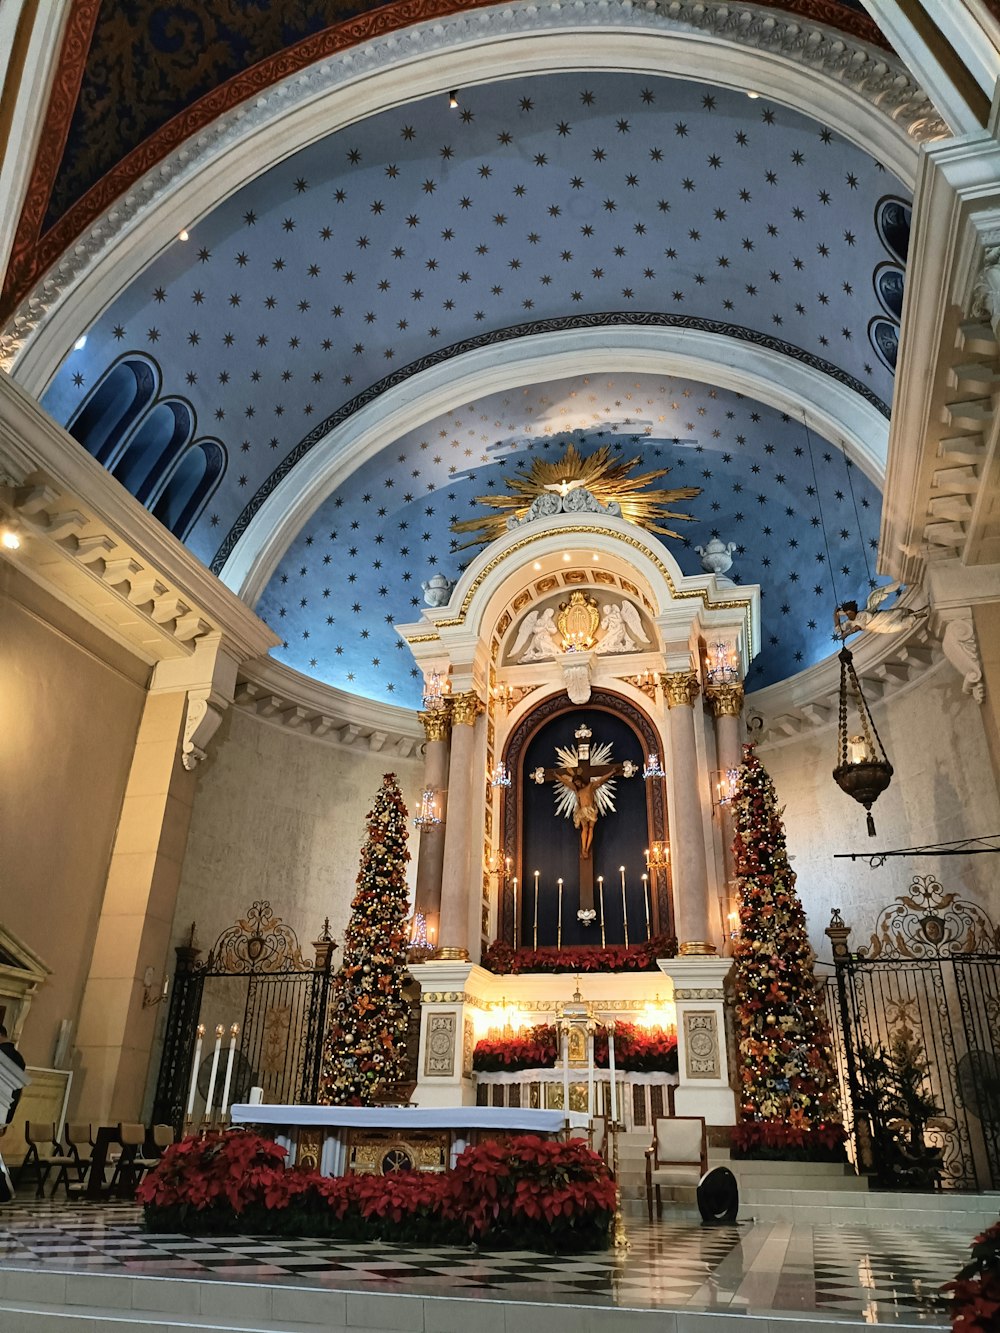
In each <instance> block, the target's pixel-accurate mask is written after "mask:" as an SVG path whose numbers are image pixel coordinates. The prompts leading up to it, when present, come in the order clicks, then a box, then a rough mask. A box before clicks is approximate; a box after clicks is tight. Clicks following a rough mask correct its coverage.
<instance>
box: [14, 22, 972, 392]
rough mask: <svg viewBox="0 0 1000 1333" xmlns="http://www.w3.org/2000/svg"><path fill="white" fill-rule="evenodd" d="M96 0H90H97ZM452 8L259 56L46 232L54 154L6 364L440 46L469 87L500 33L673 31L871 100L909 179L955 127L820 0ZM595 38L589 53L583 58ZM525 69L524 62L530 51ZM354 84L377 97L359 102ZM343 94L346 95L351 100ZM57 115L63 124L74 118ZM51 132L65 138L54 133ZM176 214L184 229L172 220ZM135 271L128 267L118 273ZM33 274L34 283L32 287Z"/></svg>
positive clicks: (728, 77) (666, 58)
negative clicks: (840, 27)
mask: <svg viewBox="0 0 1000 1333" xmlns="http://www.w3.org/2000/svg"><path fill="white" fill-rule="evenodd" d="M801 2H802V0H799V3H800V5H801ZM90 3H91V5H92V6H93V0H90ZM456 7H457V4H456V0H423V2H422V3H418V4H416V5H414V4H413V3H412V0H408V2H407V3H403V4H400V5H396V6H386V7H384V8H382V9H380V10H378V11H376V12H375V13H371V14H366V15H362V16H359V17H356V18H354V19H352V20H348V21H347V22H346V23H342V24H338V25H336V26H335V27H334V28H332V29H327V30H326V31H325V32H324V33H322V34H318V35H317V37H316V38H314V39H307V40H306V41H305V42H302V43H299V44H298V46H297V47H295V48H292V50H291V51H289V52H282V53H279V55H277V56H275V57H273V58H271V59H270V60H266V61H261V62H259V63H258V64H257V65H256V66H254V67H253V68H252V69H251V70H248V71H244V72H243V73H241V74H240V75H238V76H236V77H235V78H234V79H232V80H230V81H229V82H228V83H227V84H224V85H222V87H221V88H219V89H217V90H216V91H215V92H214V93H213V94H211V95H209V96H206V97H204V98H202V99H200V101H199V102H197V103H195V104H194V106H192V107H189V108H186V109H185V111H184V112H182V113H181V114H179V115H178V116H176V117H174V118H173V119H172V120H171V121H169V122H168V123H167V125H165V126H164V127H163V128H162V129H161V130H160V131H159V132H158V133H157V134H156V135H154V136H151V138H150V139H148V140H147V141H146V142H145V143H143V144H141V145H139V146H138V147H137V148H136V149H134V150H133V151H132V152H131V153H130V154H128V156H127V157H126V158H125V159H124V160H123V161H122V162H120V163H119V164H118V165H117V166H116V168H115V169H114V171H112V172H109V173H108V174H107V175H106V176H105V177H104V178H103V180H102V181H100V182H99V183H98V184H97V185H96V186H94V187H93V188H92V189H91V190H90V191H89V192H88V194H87V195H85V196H84V198H83V199H81V200H79V201H78V202H77V204H76V205H74V207H73V208H72V209H71V210H70V212H69V213H68V214H66V215H65V216H64V217H63V218H62V219H60V221H59V223H57V225H56V226H54V227H53V228H51V229H50V231H49V232H48V233H47V234H46V235H45V236H44V237H40V236H39V231H40V227H41V220H42V217H43V215H44V208H45V204H46V202H47V198H48V192H49V188H50V181H51V174H52V173H51V164H44V165H43V167H42V169H41V170H40V171H37V172H36V174H35V178H34V179H33V180H32V184H31V189H30V191H29V196H28V201H27V203H26V206H25V210H24V214H23V217H22V222H21V225H20V226H19V228H18V235H17V237H16V240H15V246H14V252H13V254H12V261H11V266H10V271H9V275H8V290H7V292H6V294H5V295H6V304H7V307H9V306H10V305H12V304H13V303H14V302H15V301H19V302H20V304H19V306H18V308H17V310H16V312H15V314H14V317H13V319H12V321H11V323H10V325H9V333H8V337H7V339H6V340H5V341H4V345H3V353H2V355H3V361H2V362H0V364H3V365H4V367H5V368H8V369H9V367H10V365H11V364H13V362H14V361H15V360H16V359H17V357H18V356H19V354H20V353H22V352H23V350H24V349H25V347H26V346H27V343H28V341H29V340H30V339H31V338H33V337H34V336H35V335H36V334H37V332H38V331H39V329H40V328H41V327H42V326H43V325H44V323H45V322H46V320H47V319H48V317H49V316H50V315H51V314H52V312H53V311H54V310H55V308H56V307H57V306H58V305H59V304H60V302H61V301H62V300H63V299H64V298H65V296H66V295H67V293H68V292H69V290H70V289H71V288H72V287H73V286H75V285H78V284H80V283H82V282H83V281H84V279H86V278H87V277H88V276H90V274H91V272H92V270H93V269H94V268H95V264H96V262H97V261H98V260H101V259H104V260H107V258H108V256H109V254H110V252H111V251H113V250H114V249H115V248H116V247H117V245H118V243H119V242H121V241H123V240H124V239H125V237H126V235H128V236H129V241H130V247H129V248H130V250H131V251H132V254H130V256H129V260H130V265H131V266H133V267H134V272H136V273H137V272H138V271H139V270H140V269H141V268H142V266H143V265H144V264H145V263H146V262H148V259H149V258H150V257H151V254H152V253H153V251H154V250H155V249H157V248H159V246H160V245H161V244H162V237H154V236H153V234H152V233H153V231H154V227H152V226H146V227H145V230H146V231H147V232H148V233H149V234H147V235H145V236H143V237H142V243H141V244H136V236H135V233H136V232H137V231H138V230H140V229H142V228H143V225H144V224H146V223H147V219H148V218H149V215H150V214H153V213H155V212H156V211H157V210H158V209H159V208H161V207H163V209H164V211H165V212H172V211H175V210H176V211H177V212H178V213H179V214H183V216H184V217H185V218H190V217H194V216H200V215H201V214H202V213H203V212H204V211H205V208H206V200H205V198H204V197H199V195H201V194H203V193H204V190H205V189H206V188H207V189H210V190H212V192H213V194H214V193H216V191H217V190H218V188H219V186H218V178H219V176H220V174H226V175H227V176H228V174H229V173H233V175H234V177H237V179H240V180H241V179H245V178H247V176H248V174H256V173H257V172H260V171H263V170H266V169H267V167H269V166H270V165H272V162H273V161H276V160H277V159H278V157H279V156H280V157H286V156H287V155H288V154H289V153H291V152H294V150H295V148H296V147H298V146H299V144H300V142H306V141H307V138H313V137H315V133H316V130H315V128H314V124H315V120H316V116H317V115H319V116H320V117H321V118H322V121H323V122H325V124H326V125H327V127H328V128H337V127H339V123H340V122H342V121H346V120H347V119H348V118H356V117H357V116H358V115H363V114H368V113H369V112H371V111H374V110H376V109H378V108H379V107H380V106H381V105H382V104H383V102H384V100H385V95H384V94H383V93H382V91H381V89H380V88H379V87H378V86H377V85H378V82H379V81H378V79H377V76H378V75H379V74H383V75H386V76H387V77H388V79H391V81H392V83H393V85H394V86H395V87H398V84H399V81H400V78H401V75H400V73H399V69H398V67H399V66H412V65H414V64H415V63H416V62H419V63H420V65H421V66H423V69H422V71H421V72H420V73H418V72H417V71H416V70H412V69H411V70H410V71H409V73H408V78H407V84H408V88H409V89H410V95H411V96H419V95H422V94H423V92H424V91H425V90H424V89H423V88H418V87H416V86H415V85H416V81H417V80H419V79H420V78H421V77H424V78H426V77H429V74H430V71H429V70H428V69H427V66H428V65H430V64H433V63H435V61H434V57H438V60H437V62H436V63H438V64H440V63H443V62H442V61H441V57H442V56H444V57H445V58H446V62H447V63H448V65H449V68H448V69H442V70H441V71H440V74H441V75H445V74H450V66H451V65H452V64H454V65H456V66H459V67H460V68H461V72H462V74H463V77H462V78H461V80H460V81H459V82H460V84H465V85H467V86H468V85H471V83H473V82H474V81H476V80H477V78H481V77H495V69H496V67H497V62H498V60H499V59H500V58H501V57H500V56H499V54H498V52H497V51H496V50H494V49H492V48H494V47H495V46H496V45H497V44H498V43H503V46H504V51H505V56H504V59H505V61H506V63H507V66H508V68H512V67H513V66H512V63H511V62H512V61H513V58H514V56H513V52H512V50H511V47H512V43H514V42H517V41H518V40H520V41H521V42H523V41H524V39H526V38H529V39H533V41H534V42H535V43H537V42H538V39H539V37H545V36H547V35H548V36H551V37H552V38H555V39H558V40H557V41H555V42H554V43H553V49H552V51H551V53H550V54H547V55H546V54H543V53H541V52H540V53H539V55H538V57H537V58H536V63H535V65H534V67H535V68H539V67H540V68H547V67H549V64H550V63H551V67H552V68H556V67H558V68H567V67H576V66H578V67H580V68H587V67H590V66H592V65H593V63H594V58H595V57H596V56H597V55H598V54H599V55H600V58H601V59H602V60H604V61H606V60H608V58H609V48H613V47H614V45H615V44H616V42H621V41H623V39H625V40H627V39H631V40H630V41H629V43H628V46H629V50H630V51H631V50H633V49H634V42H635V39H636V38H637V37H640V38H641V37H652V38H654V39H659V41H660V43H661V44H663V43H664V40H665V39H666V40H667V42H668V43H669V44H667V45H663V49H662V50H661V51H657V52H656V55H655V57H654V58H653V62H652V63H653V67H654V70H658V69H659V68H661V67H662V68H663V69H664V71H667V72H670V71H672V72H674V73H676V74H678V75H681V76H687V77H693V78H705V77H708V76H709V73H710V70H713V69H714V71H715V77H717V78H719V79H720V81H727V82H730V83H732V86H745V84H746V82H747V80H748V78H750V79H752V82H753V84H754V86H755V87H757V88H758V89H760V90H761V91H762V92H765V93H766V94H767V95H773V96H779V97H781V98H782V100H784V101H795V100H802V99H805V102H806V105H805V107H804V109H805V110H806V112H807V114H810V113H811V114H813V115H815V116H816V117H817V118H818V119H819V120H821V121H824V122H825V123H830V124H834V125H836V127H837V128H838V129H839V130H841V132H843V133H846V135H847V137H849V138H852V139H853V140H855V141H859V140H864V136H863V135H862V134H861V133H860V131H859V130H858V128H857V123H858V121H859V120H861V118H862V117H861V116H860V115H859V114H858V113H859V112H860V111H862V110H866V111H867V112H868V113H869V114H868V116H867V117H866V119H867V120H868V121H869V122H870V125H869V126H868V128H869V129H870V131H871V132H872V136H873V137H876V136H875V134H874V132H875V130H876V128H879V129H881V131H882V133H881V135H880V136H878V137H884V138H885V140H886V141H887V142H886V143H884V144H875V145H873V144H871V143H867V142H865V143H864V146H866V147H867V148H868V150H869V151H873V152H875V153H876V155H877V156H878V157H879V159H880V160H883V161H885V160H886V159H889V160H888V161H887V163H886V164H887V165H888V166H889V167H890V168H891V169H893V170H895V171H897V174H899V175H901V176H902V177H903V178H906V177H907V176H908V175H909V174H910V173H909V172H908V171H907V170H906V166H905V165H904V163H905V160H906V157H907V156H908V154H907V151H906V150H907V148H908V147H910V146H913V147H915V146H916V145H918V144H920V143H924V142H927V141H929V140H931V139H936V138H941V137H943V136H945V135H946V134H947V133H948V128H947V126H946V125H945V123H944V122H943V120H942V119H941V118H940V116H939V115H938V113H937V112H936V110H935V108H934V107H933V106H932V104H931V102H930V101H929V99H928V98H927V97H926V95H925V94H924V93H923V92H922V90H921V89H920V88H918V87H917V85H916V84H915V83H914V81H913V79H912V78H911V76H910V74H909V71H908V70H907V69H906V67H905V66H904V65H903V64H902V63H901V62H900V61H899V60H898V59H897V58H896V57H895V56H894V55H891V54H889V53H887V52H885V51H880V50H878V49H877V48H875V47H874V46H872V45H870V44H868V43H867V42H865V41H863V40H858V39H857V38H856V37H853V36H851V35H848V34H846V33H845V32H843V31H837V30H836V28H834V27H827V26H826V25H825V23H823V22H822V21H819V22H817V21H815V18H814V15H816V16H818V17H821V18H822V17H826V18H829V17H830V15H833V14H837V13H838V12H839V14H840V15H841V16H842V14H843V11H837V10H835V9H833V8H825V7H823V6H819V8H818V9H817V6H816V4H815V3H813V4H811V5H809V8H810V9H811V10H812V11H813V12H812V13H810V14H807V15H805V16H799V15H796V16H794V17H793V16H791V15H787V14H784V13H781V12H776V11H775V10H774V9H767V8H764V7H762V6H759V5H751V4H743V5H739V6H738V7H735V6H733V5H731V4H728V3H721V0H659V3H656V2H655V0H649V3H648V4H646V5H642V6H639V5H632V4H629V5H622V6H615V7H611V6H610V5H608V3H607V0H575V3H574V4H573V5H572V6H564V5H562V4H561V3H559V0H551V3H547V4H535V3H529V2H528V0H521V2H520V3H518V2H515V3H512V4H508V5H504V6H499V5H491V6H488V7H479V5H478V4H477V5H476V6H475V9H476V12H460V13H458V14H456V13H454V10H455V9H456ZM467 7H468V8H469V9H471V8H472V5H468V6H467ZM399 29H405V31H403V32H400V31H398V30H399ZM573 39H575V40H573ZM571 46H572V48H576V47H579V48H581V49H580V50H579V51H578V50H576V49H571ZM585 46H592V47H593V48H594V51H593V54H592V55H590V57H589V59H588V57H587V55H586V54H585V53H584V50H583V48H584V47H585ZM746 52H757V53H759V54H760V57H761V60H760V69H759V70H756V69H754V70H751V71H749V72H748V71H747V69H746V68H745V67H744V68H742V69H739V68H738V67H739V66H740V65H741V64H744V63H745V53H746ZM613 54H614V53H613V49H612V51H611V55H612V56H613ZM334 57H336V58H334ZM448 57H450V59H448ZM476 57H478V58H479V62H481V64H482V68H481V69H480V68H477V61H476ZM619 59H620V60H621V61H622V62H623V64H624V63H632V64H634V62H635V57H634V55H633V56H631V59H630V60H628V59H627V58H626V57H625V54H624V51H623V53H622V55H621V56H620V57H619ZM518 67H519V68H524V67H525V66H524V61H523V60H522V61H521V62H519V65H518ZM455 73H456V75H457V74H458V73H459V69H456V71H455ZM737 80H739V82H737ZM452 82H454V79H453V80H452ZM359 84H360V85H362V86H363V87H365V90H366V94H367V99H368V100H367V101H366V102H365V103H364V104H362V105H361V106H360V108H359V106H358V101H359V99H358V95H357V85H359ZM790 84H794V85H795V86H794V88H792V87H789V85H790ZM411 85H414V86H412V87H411ZM449 86H451V85H450V84H449V82H448V79H447V78H444V77H439V78H438V80H437V82H436V84H435V87H434V89H433V91H437V89H438V88H440V87H445V88H447V87H449ZM426 91H427V92H430V91H431V89H430V88H429V87H428V88H427V89H426ZM845 93H846V94H848V96H847V97H845ZM793 94H794V95H793ZM838 94H839V95H838ZM327 103H330V106H329V109H327V106H326V104H327ZM340 103H345V105H344V106H343V108H342V109H341V107H340V105H339V104H340ZM220 106H221V107H222V108H223V110H222V111H221V114H220V112H219V108H220ZM349 108H350V109H349ZM67 109H68V108H67ZM324 111H325V112H326V114H325V115H324ZM62 120H63V122H64V125H63V126H62V130H61V132H63V133H64V131H65V128H66V127H68V119H67V117H66V115H65V114H63V116H62ZM290 122H292V124H291V125H290ZM55 137H56V139H60V135H59V134H57V135H56V136H55ZM60 141H61V140H60ZM251 146H253V148H251ZM893 147H894V148H895V152H893V151H892V148H893ZM251 151H253V152H254V161H253V164H252V165H251V164H250V163H249V162H247V163H242V162H241V161H240V158H241V156H242V155H243V154H246V155H248V156H249V154H250V153H251ZM213 177H214V178H215V179H214V180H213ZM224 184H225V192H226V193H229V192H231V190H232V189H234V188H237V180H236V179H234V180H232V181H228V180H227V181H226V182H224ZM183 187H187V190H186V191H184V188H183ZM181 193H185V195H186V197H185V198H184V199H183V200H180V199H175V198H174V196H176V195H179V194H181ZM168 203H169V204H172V205H174V209H170V208H168V207H167V205H168ZM181 203H183V204H184V207H183V208H181V207H179V205H180V204H181ZM168 225H169V226H170V227H172V230H173V231H174V232H176V230H177V227H176V226H173V220H172V219H171V221H170V223H169V224H168ZM180 225H183V224H180ZM74 242H75V244H74ZM46 270H48V271H47V272H46ZM43 273H45V279H44V282H40V281H39V279H40V278H41V275H42V274H43ZM131 276H132V274H121V273H120V274H119V283H122V282H126V281H128V280H129V277H131ZM32 284H37V285H36V286H35V287H34V289H33V290H29V289H30V288H31V285H32ZM89 322H90V318H89V317H87V318H84V319H83V320H82V321H78V324H79V326H80V327H86V325H87V323H89Z"/></svg>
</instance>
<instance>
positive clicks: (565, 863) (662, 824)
mask: <svg viewBox="0 0 1000 1333" xmlns="http://www.w3.org/2000/svg"><path fill="white" fill-rule="evenodd" d="M581 722H586V723H587V725H588V726H589V727H590V729H591V730H592V732H593V739H592V744H597V743H599V742H600V741H602V740H607V739H613V741H614V743H615V744H614V752H613V760H614V761H616V762H620V761H621V760H624V759H632V760H633V761H634V762H636V761H637V762H639V763H640V764H641V762H642V761H643V760H644V758H645V756H646V755H648V754H649V753H650V752H651V751H658V752H662V748H663V746H662V739H661V737H660V735H659V731H658V728H657V727H656V725H655V723H654V722H653V720H652V718H650V716H649V714H648V713H646V712H645V711H644V710H643V709H642V708H640V707H639V706H638V705H637V704H635V703H634V702H633V701H632V700H631V699H628V698H626V697H625V696H624V695H622V694H619V693H616V692H614V691H612V690H607V689H596V690H594V691H593V692H592V693H591V697H590V699H589V700H588V702H587V703H586V704H585V705H582V706H578V705H576V704H573V703H571V702H570V701H569V699H568V698H567V697H566V696H565V695H564V694H562V695H560V694H553V695H550V696H549V697H548V698H546V699H543V700H541V701H540V702H538V703H536V704H535V706H534V707H532V708H531V709H530V710H529V711H528V712H527V713H526V714H525V715H524V716H523V717H522V718H521V720H520V721H519V722H518V724H517V725H516V726H515V727H514V729H513V730H512V731H511V733H510V735H509V736H508V738H507V742H506V745H505V746H504V750H503V758H504V763H505V764H506V765H507V770H508V772H509V773H510V775H511V786H510V787H509V788H508V789H507V791H506V793H505V796H504V799H503V804H502V810H501V821H500V829H501V832H500V843H501V851H502V854H503V856H504V857H505V858H506V857H509V858H510V865H511V872H510V874H508V875H506V876H505V877H504V880H503V891H502V894H501V900H500V903H499V905H498V914H497V935H498V937H499V938H500V939H502V940H504V941H505V942H506V943H508V944H512V943H513V942H514V913H515V902H514V887H513V879H514V876H515V875H516V876H517V879H518V886H519V887H518V903H517V913H518V930H517V940H518V944H519V945H521V946H523V947H530V945H531V943H532V940H533V920H534V880H533V873H534V871H535V870H536V869H539V870H540V871H541V872H542V873H541V877H540V892H539V935H538V943H539V946H540V947H544V946H547V945H555V943H556V933H555V932H556V925H555V923H556V919H557V910H558V891H557V886H556V877H557V876H558V875H559V874H562V875H563V877H564V879H565V885H564V899H563V933H562V942H563V945H564V946H565V945H577V944H581V945H582V944H589V945H597V944H600V942H601V924H600V897H599V893H598V889H597V876H598V875H603V876H604V881H605V887H604V914H605V938H606V940H607V943H608V944H609V945H610V944H623V943H624V928H623V911H622V893H621V879H620V875H619V869H618V868H619V866H621V865H623V864H624V865H625V867H626V895H627V904H628V926H629V942H630V943H632V944H636V943H639V942H641V941H642V940H644V939H645V938H646V912H645V901H644V894H643V886H642V879H641V876H642V873H643V871H644V870H645V869H646V866H645V856H644V852H645V850H646V849H647V848H648V847H650V846H651V845H652V843H653V842H661V843H665V842H668V841H669V838H668V826H667V810H666V799H665V790H664V783H663V780H662V779H653V780H651V781H649V782H645V781H644V780H643V778H642V776H641V773H637V774H636V775H635V776H634V777H631V778H622V777H619V778H617V779H616V801H615V804H616V806H617V811H616V813H615V814H609V815H605V816H601V818H600V819H599V820H598V827H597V830H596V831H595V838H594V847H593V874H594V882H595V890H594V903H595V908H596V909H597V910H598V918H597V920H596V921H594V922H593V923H592V924H590V925H583V924H582V923H580V922H579V921H578V920H577V908H578V905H579V904H578V900H577V892H578V887H577V870H578V844H579V834H578V833H577V830H576V829H575V828H574V826H573V823H572V821H571V820H570V819H566V818H563V817H561V816H559V815H558V814H556V813H555V806H554V800H553V793H552V787H551V784H550V783H545V784H544V785H542V786H539V785H537V784H535V783H534V782H533V781H532V780H531V778H530V773H531V771H532V769H533V768H534V767H535V765H536V763H537V764H539V765H542V766H545V767H548V766H550V765H553V764H555V763H556V762H557V760H556V755H555V748H554V747H555V745H557V744H558V745H570V744H572V743H573V737H574V733H575V730H576V728H577V727H579V725H580V723H581ZM602 722H603V727H602ZM629 740H631V745H629ZM623 741H624V743H622V742H623ZM540 747H541V748H542V749H545V750H546V751H551V752H550V753H549V752H546V753H544V754H541V753H539V749H540ZM619 825H620V826H621V827H620V828H619ZM615 834H617V836H615ZM609 835H610V836H609ZM649 908H650V933H651V934H652V935H658V934H672V933H673V909H672V888H671V883H670V875H669V870H667V871H666V872H661V873H660V875H659V876H657V877H655V882H654V876H653V875H652V874H651V875H650V882H649Z"/></svg>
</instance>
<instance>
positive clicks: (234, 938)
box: [205, 899, 313, 976]
mask: <svg viewBox="0 0 1000 1333" xmlns="http://www.w3.org/2000/svg"><path fill="white" fill-rule="evenodd" d="M205 967H206V971H209V972H215V973H224V974H227V975H230V976H240V975H245V974H247V973H260V972H268V973H270V972H309V971H311V970H312V968H313V964H312V963H307V962H306V961H305V959H304V958H303V957H302V950H301V949H300V947H299V938H298V936H297V935H296V933H295V931H294V930H293V929H292V928H291V926H286V925H285V924H284V922H283V921H282V919H281V917H280V916H275V915H274V913H273V912H272V911H271V904H270V902H268V901H267V900H266V899H263V900H261V901H259V902H255V903H254V904H253V905H252V906H251V907H250V908H249V909H248V911H247V914H246V916H245V917H240V918H239V919H238V920H237V922H236V924H235V925H232V926H229V927H228V928H227V929H226V930H224V931H223V932H222V934H221V935H220V936H219V938H218V939H217V940H216V941H215V944H214V945H213V946H212V950H211V952H210V953H209V955H208V958H207V960H206V964H205Z"/></svg>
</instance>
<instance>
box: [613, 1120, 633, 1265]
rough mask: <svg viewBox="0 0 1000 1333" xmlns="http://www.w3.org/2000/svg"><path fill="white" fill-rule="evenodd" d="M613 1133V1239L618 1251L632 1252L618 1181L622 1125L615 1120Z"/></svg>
mask: <svg viewBox="0 0 1000 1333" xmlns="http://www.w3.org/2000/svg"><path fill="white" fill-rule="evenodd" d="M608 1129H609V1131H610V1133H611V1174H612V1175H613V1176H614V1178H615V1215H614V1219H613V1221H612V1224H611V1237H612V1240H613V1241H614V1247H615V1249H616V1250H630V1249H631V1248H632V1242H631V1241H630V1240H629V1238H628V1236H627V1235H626V1234H625V1219H624V1217H623V1216H622V1187H621V1185H620V1183H619V1180H618V1133H619V1131H620V1130H621V1125H620V1124H619V1123H618V1121H617V1120H613V1121H612V1122H611V1124H610V1125H609V1126H608Z"/></svg>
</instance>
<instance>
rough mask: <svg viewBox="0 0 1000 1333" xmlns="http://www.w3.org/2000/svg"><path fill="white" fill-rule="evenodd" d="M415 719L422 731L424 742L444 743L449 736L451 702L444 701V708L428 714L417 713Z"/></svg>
mask: <svg viewBox="0 0 1000 1333" xmlns="http://www.w3.org/2000/svg"><path fill="white" fill-rule="evenodd" d="M417 717H418V718H419V719H420V725H421V726H422V727H423V729H424V739H425V740H428V741H446V740H447V739H448V737H449V736H450V735H451V700H446V701H445V706H444V708H438V709H435V710H434V712H429V713H418V714H417Z"/></svg>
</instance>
